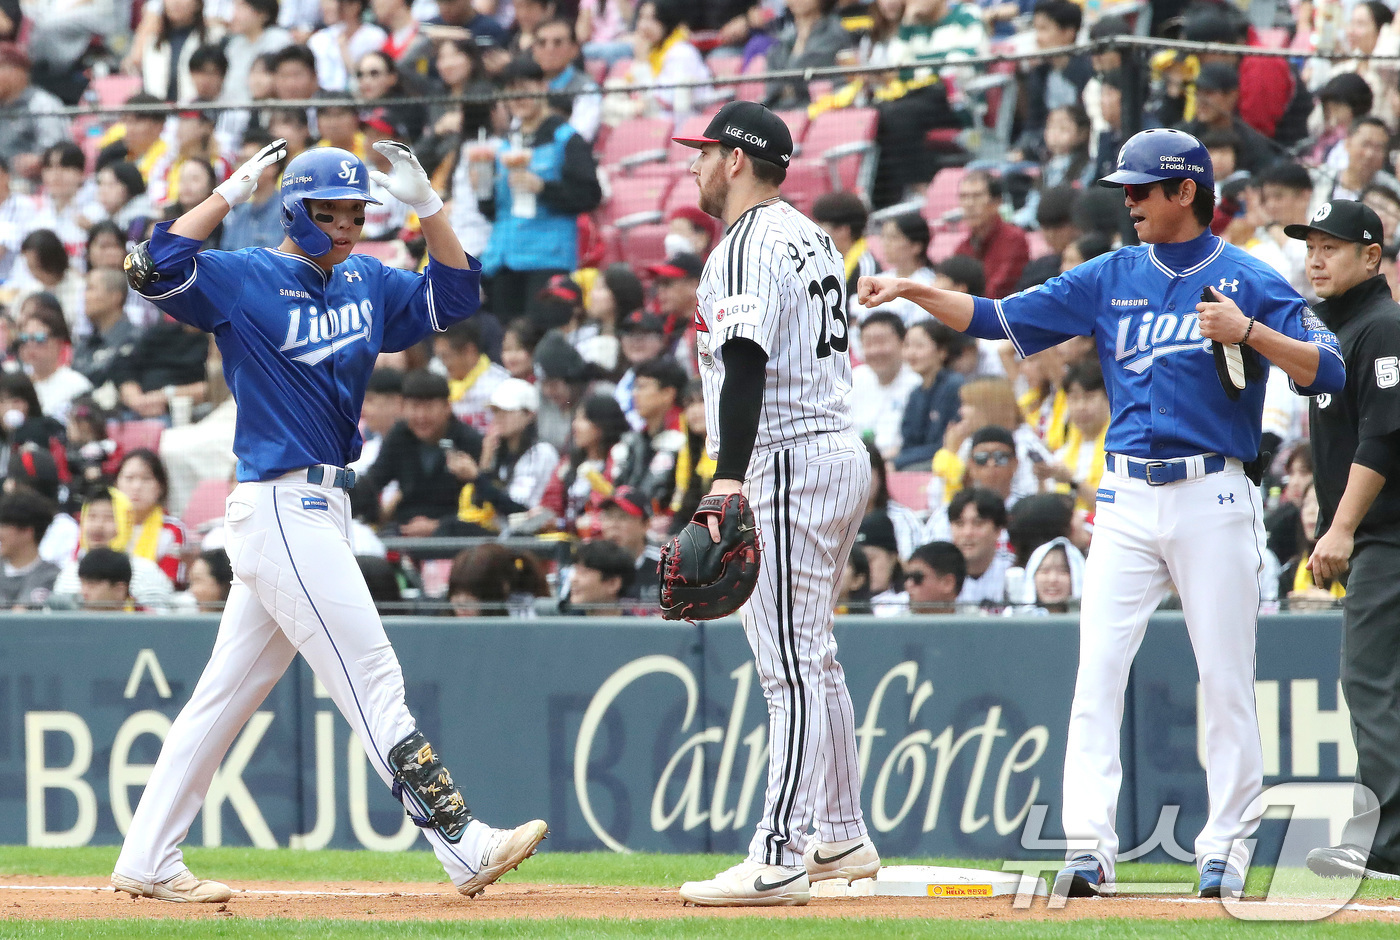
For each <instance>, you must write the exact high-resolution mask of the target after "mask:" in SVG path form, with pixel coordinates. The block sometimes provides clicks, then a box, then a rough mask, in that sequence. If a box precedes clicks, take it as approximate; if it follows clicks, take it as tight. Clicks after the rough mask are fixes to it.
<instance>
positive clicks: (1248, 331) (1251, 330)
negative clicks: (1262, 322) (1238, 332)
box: [1240, 317, 1254, 346]
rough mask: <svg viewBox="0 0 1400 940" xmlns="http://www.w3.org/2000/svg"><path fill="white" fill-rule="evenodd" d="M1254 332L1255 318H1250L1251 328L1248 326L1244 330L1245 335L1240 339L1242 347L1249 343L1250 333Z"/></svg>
mask: <svg viewBox="0 0 1400 940" xmlns="http://www.w3.org/2000/svg"><path fill="white" fill-rule="evenodd" d="M1253 332H1254V318H1253V317H1250V318H1249V326H1247V327H1245V328H1244V335H1243V336H1241V337H1240V345H1241V346H1243V345H1244V344H1245V343H1247V342H1249V334H1250V333H1253Z"/></svg>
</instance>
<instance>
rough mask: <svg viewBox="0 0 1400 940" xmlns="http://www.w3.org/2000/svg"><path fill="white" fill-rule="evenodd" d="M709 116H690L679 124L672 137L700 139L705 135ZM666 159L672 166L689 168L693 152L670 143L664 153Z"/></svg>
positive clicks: (688, 148)
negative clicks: (677, 165)
mask: <svg viewBox="0 0 1400 940" xmlns="http://www.w3.org/2000/svg"><path fill="white" fill-rule="evenodd" d="M710 117H711V115H709V114H692V115H691V116H690V117H688V118H686V119H685V120H684V121H682V122H681V126H680V127H679V128H678V129H677V130H676V132H675V134H673V135H672V136H674V137H690V138H694V137H700V136H702V135H703V134H704V133H705V128H706V127H708V126H709V124H710ZM666 159H667V160H668V161H670V162H671V163H672V164H679V165H682V166H687V167H688V166H690V163H691V161H692V160H694V159H695V150H694V149H693V148H690V147H687V146H685V145H684V144H677V143H672V144H671V145H670V149H668V150H667V151H666Z"/></svg>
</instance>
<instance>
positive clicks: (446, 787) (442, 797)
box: [389, 731, 472, 843]
mask: <svg viewBox="0 0 1400 940" xmlns="http://www.w3.org/2000/svg"><path fill="white" fill-rule="evenodd" d="M389 765H390V766H391V767H393V768H394V785H393V793H394V799H396V800H398V801H400V802H403V795H404V793H405V792H407V793H408V794H409V796H410V798H411V800H412V802H413V804H414V805H416V806H418V807H419V809H420V810H421V811H422V815H421V816H415V815H414V813H413V810H412V809H407V812H408V818H409V819H411V820H413V822H414V824H415V825H417V826H418V827H420V828H422V829H436V830H437V831H438V832H439V833H440V834H441V835H442V837H443V838H444V839H446V840H447V841H448V842H452V843H456V842H457V841H458V840H459V839H461V838H462V833H463V832H465V831H466V829H467V823H469V822H471V820H472V813H471V810H469V809H468V808H467V803H466V800H464V799H462V792H461V791H460V790H458V789H457V785H456V784H455V783H453V782H452V774H450V773H448V772H447V768H446V767H444V766H443V765H442V761H441V760H439V759H438V756H437V754H436V753H435V752H434V751H433V746H432V745H431V744H429V743H428V739H427V738H426V737H424V736H423V732H421V731H415V732H413V733H412V734H410V735H409V736H408V737H406V738H404V739H403V740H402V741H400V742H399V743H398V744H395V745H394V746H393V748H392V749H391V750H390V751H389Z"/></svg>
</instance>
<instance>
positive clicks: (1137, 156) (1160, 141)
mask: <svg viewBox="0 0 1400 940" xmlns="http://www.w3.org/2000/svg"><path fill="white" fill-rule="evenodd" d="M1181 179H1186V180H1195V181H1196V185H1197V186H1202V187H1210V188H1214V187H1215V170H1214V169H1213V168H1212V167H1211V165H1210V152H1209V151H1207V150H1206V148H1205V145H1204V144H1202V143H1201V142H1200V141H1199V140H1197V139H1196V138H1194V137H1192V136H1191V135H1190V134H1188V133H1186V132H1185V131H1177V130H1172V129H1171V128H1169V127H1154V128H1153V129H1152V130H1147V131H1139V132H1138V133H1136V134H1134V135H1133V136H1132V137H1129V138H1128V140H1127V142H1126V143H1125V144H1123V149H1121V150H1119V151H1118V168H1117V169H1116V170H1114V171H1113V172H1112V173H1110V174H1108V175H1107V176H1105V177H1104V178H1103V179H1101V180H1099V185H1100V186H1110V187H1112V186H1123V185H1127V184H1132V183H1156V182H1158V181H1159V180H1181Z"/></svg>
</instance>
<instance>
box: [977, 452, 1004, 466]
mask: <svg viewBox="0 0 1400 940" xmlns="http://www.w3.org/2000/svg"><path fill="white" fill-rule="evenodd" d="M972 462H973V463H975V464H977V466H979V467H985V466H986V465H987V464H989V463H993V464H996V465H997V466H998V467H1004V466H1006V465H1007V464H1009V463H1011V455H1010V454H1008V453H1007V452H1006V451H1004V450H999V451H997V452H996V453H991V452H989V451H983V452H982V453H980V454H973V455H972Z"/></svg>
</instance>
